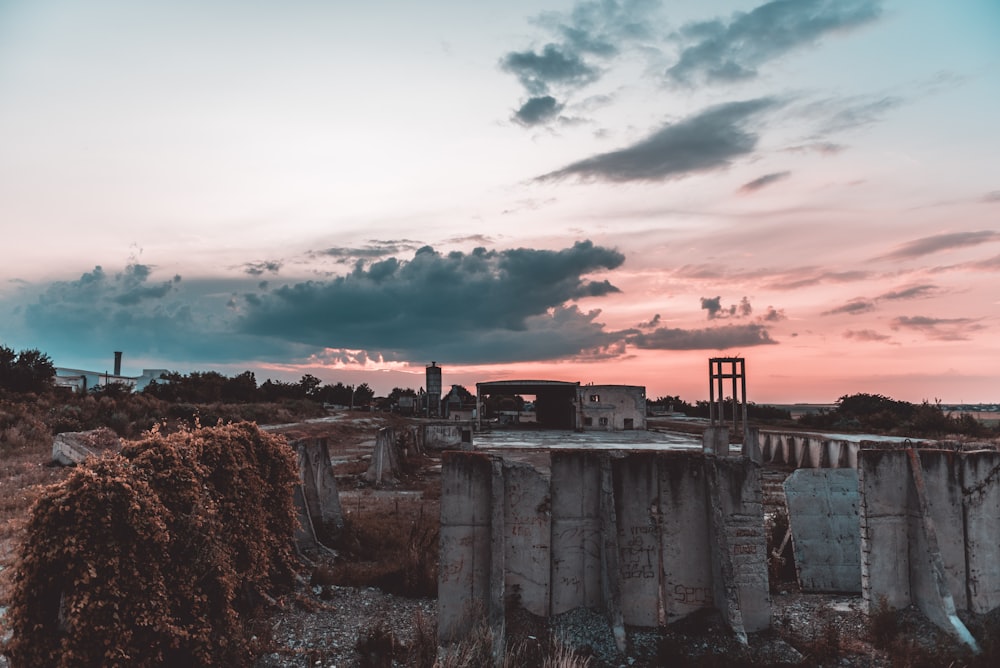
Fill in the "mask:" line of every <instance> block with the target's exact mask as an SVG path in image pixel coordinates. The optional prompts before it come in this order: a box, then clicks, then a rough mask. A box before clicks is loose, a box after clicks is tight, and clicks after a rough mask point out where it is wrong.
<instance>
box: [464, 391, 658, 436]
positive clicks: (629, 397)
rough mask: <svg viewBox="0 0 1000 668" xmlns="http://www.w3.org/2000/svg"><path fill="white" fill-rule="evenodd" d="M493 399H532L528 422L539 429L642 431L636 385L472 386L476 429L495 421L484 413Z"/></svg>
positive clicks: (642, 405)
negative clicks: (531, 409)
mask: <svg viewBox="0 0 1000 668" xmlns="http://www.w3.org/2000/svg"><path fill="white" fill-rule="evenodd" d="M496 396H505V397H515V396H517V397H523V396H534V397H535V401H534V415H533V416H532V419H531V421H532V422H534V423H536V424H537V426H538V427H541V428H546V429H570V430H581V431H628V430H633V429H643V430H644V429H645V428H646V388H645V387H643V386H640V385H593V384H590V385H581V384H580V383H579V382H570V381H562V380H500V381H492V382H488V383H476V406H477V410H476V422H477V427H478V428H482V427H483V426H484V425H486V424H488V423H489V422H490V421H491V420H492V421H499V416H495V415H492V414H491V413H490V411H489V410H488V406H489V398H490V397H496ZM517 421H518V422H520V421H525V420H520V419H519V420H517Z"/></svg>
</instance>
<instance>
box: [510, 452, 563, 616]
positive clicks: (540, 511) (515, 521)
mask: <svg viewBox="0 0 1000 668" xmlns="http://www.w3.org/2000/svg"><path fill="white" fill-rule="evenodd" d="M503 476H504V500H503V502H504V511H503V512H504V524H505V527H504V528H505V538H506V545H505V552H504V556H505V564H504V569H505V571H506V573H505V580H504V584H505V588H506V590H507V594H508V596H515V595H516V596H517V597H518V598H519V599H520V603H521V606H522V607H523V608H524V609H525V610H527V611H528V612H530V613H532V614H534V615H539V616H541V617H544V616H546V615H548V614H549V595H550V592H549V579H550V575H551V570H550V569H551V556H552V555H551V553H550V542H551V537H552V522H551V519H552V512H551V509H550V508H551V499H550V497H549V477H548V476H547V475H543V474H542V473H541V472H540V471H538V470H537V469H535V468H534V467H533V466H531V465H529V464H522V463H516V464H513V463H505V464H504V467H503ZM515 592H516V594H515Z"/></svg>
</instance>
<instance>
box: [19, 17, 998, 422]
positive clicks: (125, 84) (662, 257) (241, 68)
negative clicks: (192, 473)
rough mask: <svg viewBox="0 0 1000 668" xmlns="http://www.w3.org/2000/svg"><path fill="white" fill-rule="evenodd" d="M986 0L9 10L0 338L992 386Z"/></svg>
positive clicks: (320, 367) (415, 378) (383, 388)
mask: <svg viewBox="0 0 1000 668" xmlns="http://www.w3.org/2000/svg"><path fill="white" fill-rule="evenodd" d="M998 110H1000V3H998V2H997V1H996V0H954V1H952V2H940V1H936V0H886V1H878V0H774V1H772V2H760V1H759V0H756V1H754V0H750V1H737V0H732V1H727V0H703V1H699V2H693V1H684V2H677V1H670V0H662V1H658V0H634V1H630V0H621V1H615V0H607V1H602V0H596V1H576V2H573V1H557V0H553V1H551V2H545V1H544V0H543V1H542V2H539V1H538V0H535V1H532V2H526V1H522V0H505V1H504V2H491V3H486V2H468V1H467V0H463V1H459V0H447V1H443V0H428V1H426V2H419V3H418V2H404V1H395V2H390V1H386V0H369V1H368V2H364V3H346V2H340V1H339V0H327V1H321V0H284V1H282V2H277V1H266V0H240V1H238V2H237V1H236V0H212V1H205V0H197V1H196V0H151V1H147V2H131V1H127V0H0V221H2V233H3V234H2V244H3V245H2V248H3V251H4V252H3V260H4V261H3V265H2V268H0V344H5V345H7V346H9V347H13V348H15V349H18V350H20V349H22V348H38V349H41V350H42V351H44V352H47V353H48V354H49V355H50V356H51V357H52V359H53V361H54V362H55V364H56V365H57V366H65V367H74V368H83V369H93V370H105V369H109V368H110V367H111V365H112V361H113V358H112V352H113V351H115V350H120V351H123V352H124V367H123V372H124V373H125V374H126V375H138V374H139V373H140V371H141V369H143V368H167V369H171V370H177V371H182V372H188V371H192V370H209V369H214V370H218V371H221V372H223V373H226V374H227V375H229V374H234V373H239V372H241V371H243V370H245V369H251V370H253V371H255V373H256V375H257V379H258V381H261V382H262V381H263V380H264V379H265V378H268V377H270V378H275V379H278V378H280V379H283V380H297V379H298V378H299V377H300V376H302V375H303V374H304V373H311V374H313V375H316V376H318V377H320V378H321V379H323V380H324V381H326V382H329V383H334V382H337V381H342V382H344V383H348V384H354V383H360V382H367V383H368V384H369V385H370V386H372V387H373V388H374V389H375V390H376V392H378V393H386V392H388V391H389V390H390V389H391V388H392V387H394V386H401V387H413V388H417V387H420V386H422V385H423V384H424V377H423V373H424V367H425V365H427V364H429V363H430V362H431V361H432V360H434V361H437V363H438V364H439V365H441V366H442V367H443V368H444V383H445V385H446V386H447V385H449V384H451V383H461V384H465V385H466V386H467V387H470V388H473V387H474V384H475V383H476V382H477V381H485V380H497V379H513V378H544V379H555V380H578V381H582V382H585V383H586V382H595V383H625V384H636V385H645V386H646V387H647V393H648V395H649V396H650V397H656V396H659V395H664V394H679V395H681V396H682V397H683V398H684V399H687V400H689V401H694V400H697V399H705V398H707V396H708V362H707V360H708V359H709V358H710V357H717V356H741V357H744V358H746V369H747V395H748V398H749V399H750V400H751V401H755V402H758V403H767V402H772V403H791V402H822V403H825V402H832V401H835V400H836V399H837V398H838V397H839V396H841V395H844V394H851V393H855V392H873V393H881V394H885V395H888V396H892V397H894V398H897V399H903V400H907V401H913V402H919V401H921V400H924V399H928V400H934V399H935V398H938V399H941V400H943V401H945V402H960V401H964V402H1000V336H998V333H997V332H998V327H1000V131H998V121H997V119H998V114H1000V111H998Z"/></svg>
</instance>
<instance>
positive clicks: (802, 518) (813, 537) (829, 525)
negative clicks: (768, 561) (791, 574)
mask: <svg viewBox="0 0 1000 668" xmlns="http://www.w3.org/2000/svg"><path fill="white" fill-rule="evenodd" d="M784 489H785V499H786V503H787V507H788V520H789V524H790V526H791V529H792V549H793V552H794V554H795V568H796V572H797V574H798V580H799V586H800V587H801V588H802V590H803V591H806V592H850V593H860V592H861V540H860V512H859V508H858V505H859V501H860V495H859V493H858V472H857V471H856V470H854V469H798V470H796V471H794V472H793V473H792V475H790V476H789V477H788V478H787V479H786V480H785V483H784Z"/></svg>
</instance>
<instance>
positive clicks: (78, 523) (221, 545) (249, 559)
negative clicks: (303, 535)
mask: <svg viewBox="0 0 1000 668" xmlns="http://www.w3.org/2000/svg"><path fill="white" fill-rule="evenodd" d="M297 479H298V477H297V467H296V460H295V456H294V453H293V451H292V450H291V449H290V448H289V446H288V445H287V444H286V443H285V442H284V440H283V439H281V438H279V437H276V436H272V435H269V434H266V433H263V432H261V431H260V430H259V429H258V428H257V426H256V425H254V424H252V423H248V422H243V423H238V424H229V425H219V426H216V427H198V428H195V429H192V430H187V431H181V432H177V433H174V434H170V435H162V434H160V433H158V432H156V431H155V430H154V431H152V432H150V433H148V434H147V435H146V436H145V437H144V438H143V439H142V440H140V441H137V442H134V443H130V444H127V445H126V446H125V447H124V448H123V450H122V452H121V454H120V455H111V456H105V457H103V458H101V459H96V460H90V461H89V462H88V463H87V464H86V465H85V466H82V467H80V468H78V469H77V470H75V471H74V472H73V473H72V474H71V475H70V476H69V478H67V479H66V480H65V481H63V482H61V483H58V484H56V485H53V486H52V487H50V488H49V489H48V490H46V491H45V492H44V493H43V494H42V495H41V497H40V498H39V499H38V501H37V502H36V503H35V505H34V507H33V508H32V512H31V518H30V520H29V522H28V525H27V527H26V535H25V537H24V540H23V542H22V544H21V550H20V554H19V559H18V563H17V566H16V569H15V572H14V593H13V595H12V598H11V604H10V609H9V611H8V613H7V619H6V622H7V626H8V627H9V630H10V631H11V632H12V636H11V638H10V640H9V641H8V643H7V646H6V647H5V652H6V653H7V655H8V656H9V657H10V658H11V659H12V665H16V666H20V667H28V666H46V667H49V666H67V667H68V666H81V665H94V666H97V665H100V666H123V667H124V666H130V667H131V666H163V665H183V666H236V665H247V664H248V663H249V660H250V649H249V644H248V642H249V641H248V639H247V637H246V635H245V632H244V628H245V624H244V622H245V621H246V619H245V618H246V617H247V616H248V615H249V614H251V613H252V611H253V609H254V607H255V606H257V605H259V601H260V600H261V598H262V596H261V595H262V594H263V595H270V594H278V593H281V592H283V591H287V590H288V589H289V588H290V586H291V584H292V582H293V580H294V566H295V557H294V552H293V543H292V541H293V535H294V529H295V523H296V521H297V520H296V514H295V510H294V506H293V501H292V491H293V487H294V484H295V483H296V481H297Z"/></svg>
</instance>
